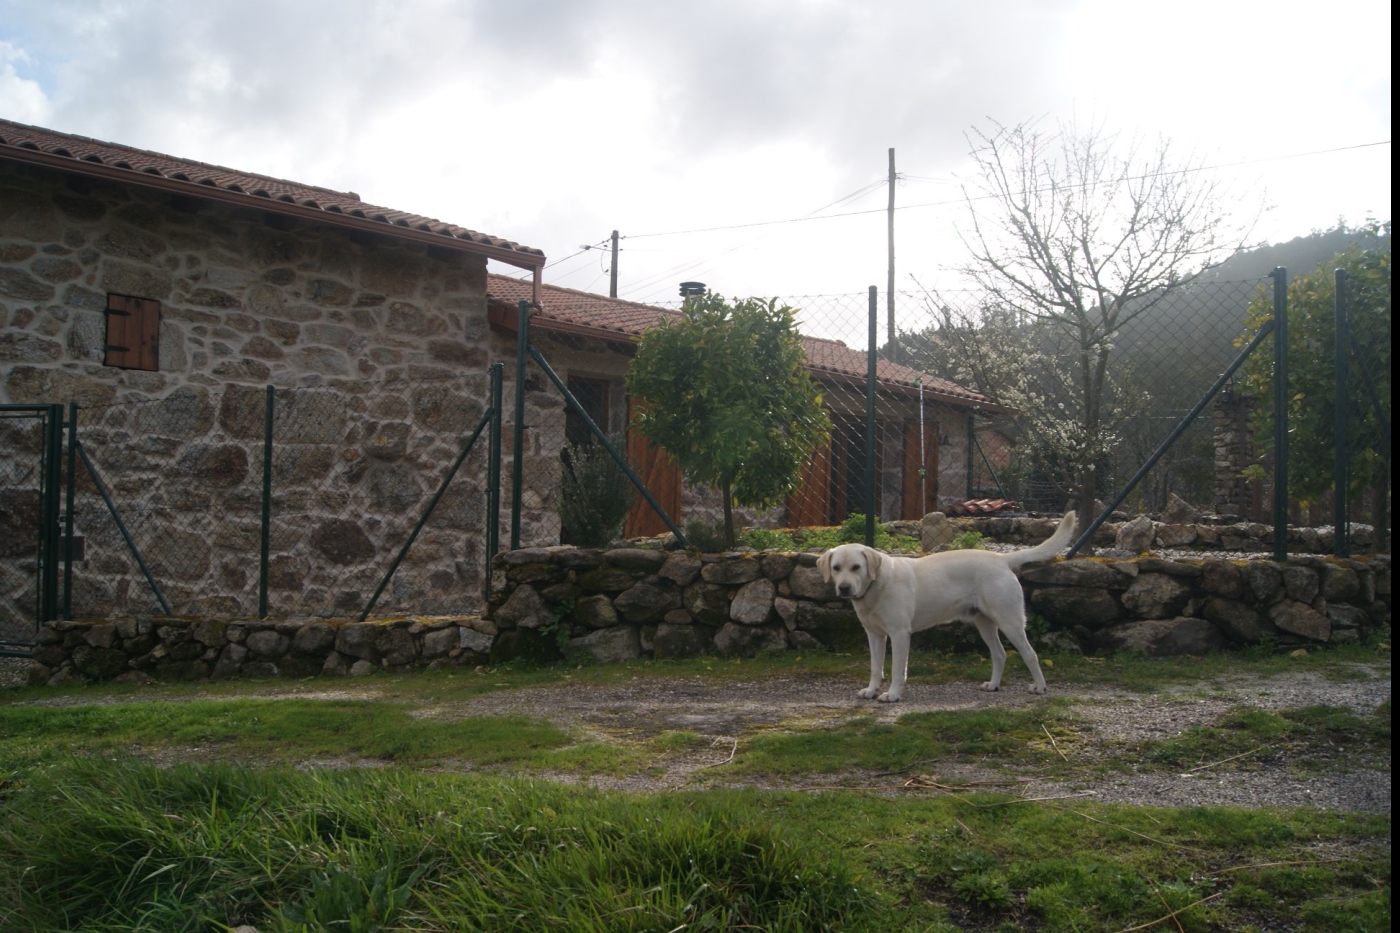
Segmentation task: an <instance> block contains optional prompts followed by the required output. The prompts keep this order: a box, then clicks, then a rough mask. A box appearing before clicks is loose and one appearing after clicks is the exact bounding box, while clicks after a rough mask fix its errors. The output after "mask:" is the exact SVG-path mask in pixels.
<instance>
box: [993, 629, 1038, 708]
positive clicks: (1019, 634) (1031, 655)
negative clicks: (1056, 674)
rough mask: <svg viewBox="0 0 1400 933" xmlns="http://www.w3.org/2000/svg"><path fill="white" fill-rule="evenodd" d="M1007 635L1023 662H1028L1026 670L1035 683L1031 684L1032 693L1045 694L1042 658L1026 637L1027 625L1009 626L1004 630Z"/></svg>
mask: <svg viewBox="0 0 1400 933" xmlns="http://www.w3.org/2000/svg"><path fill="white" fill-rule="evenodd" d="M1002 631H1003V632H1004V633H1005V634H1006V640H1007V641H1009V642H1011V644H1012V645H1014V646H1015V648H1016V650H1017V652H1019V653H1020V655H1021V660H1022V661H1025V662H1026V670H1028V671H1030V672H1031V679H1032V680H1033V681H1035V682H1034V683H1032V684H1031V687H1030V690H1031V693H1044V692H1045V690H1046V687H1045V675H1044V674H1042V673H1041V672H1040V656H1039V655H1037V654H1036V653H1035V649H1034V648H1032V647H1031V640H1030V639H1029V638H1027V637H1026V626H1025V623H1024V622H1023V623H1021V624H1019V625H1008V626H1006V627H1005V628H1003V629H1002Z"/></svg>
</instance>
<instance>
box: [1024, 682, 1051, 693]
mask: <svg viewBox="0 0 1400 933" xmlns="http://www.w3.org/2000/svg"><path fill="white" fill-rule="evenodd" d="M1027 689H1028V690H1030V692H1031V693H1034V694H1043V693H1046V692H1048V691H1047V689H1046V688H1045V687H1042V686H1041V685H1040V684H1031V685H1030V687H1028V688H1027Z"/></svg>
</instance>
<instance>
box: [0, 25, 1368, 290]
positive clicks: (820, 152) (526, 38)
mask: <svg viewBox="0 0 1400 933" xmlns="http://www.w3.org/2000/svg"><path fill="white" fill-rule="evenodd" d="M1333 10H1336V11H1337V12H1335V13H1334V12H1332V11H1333ZM1389 20H1390V12H1389V5H1388V4H1386V3H1384V2H1382V0H1345V2H1343V3H1341V4H1340V5H1334V6H1333V7H1332V8H1329V10H1328V12H1322V11H1320V10H1318V9H1316V8H1315V7H1314V8H1309V7H1307V6H1304V5H1302V4H1301V3H1297V2H1290V3H1283V4H1279V3H1269V4H1264V3H1262V2H1236V3H1232V2H1228V0H1227V2H1220V0H1215V2H1211V3H1206V2H1204V0H1185V2H1183V3H1181V4H1175V5H1172V6H1170V7H1162V6H1161V5H1156V6H1151V5H1133V4H1122V3H1120V2H1116V0H1049V2H1047V0H1006V2H1002V3H998V4H992V5H987V4H981V5H978V4H968V3H966V2H956V0H871V2H866V3H861V4H852V3H843V2H835V0H697V2H693V3H685V4H679V3H656V2H646V0H512V2H509V3H502V2H495V0H465V2H463V0H412V2H398V0H295V2H291V0H240V2H238V3H232V2H229V0H211V2H205V3H196V4H191V3H177V2H173V0H120V2H118V0H105V2H98V3H93V2H89V0H0V116H5V117H7V118H10V119H16V120H22V121H24V122H30V123H38V124H41V125H46V126H51V127H53V128H54V129H58V130H61V131H64V132H73V133H79V134H82V135H90V136H96V137H98V138H103V139H110V140H114V141H118V142H123V143H127V144H131V145H135V146H140V147H144V148H149V149H155V150H158V151H163V152H169V153H173V154H175V155H179V156H184V157H188V158H195V159H200V160H203V161H208V162H215V163H221V164H225V165H231V166H235V167H237V168H240V169H244V170H248V171H256V172H263V173H266V174H271V175H276V176H281V177H288V178H294V179H297V180H299V181H303V182H307V183H311V184H319V185H324V186H327V187H332V188H340V189H351V190H355V191H357V192H359V193H360V194H361V195H363V196H364V197H365V198H367V199H369V200H371V201H375V202H378V203H381V204H385V205H387V206H390V207H396V208H401V209H405V210H413V211H417V212H420V213H424V214H428V215H431V216H436V217H440V218H442V219H444V220H449V221H452V222H454V223H459V224H463V225H466V226H470V227H474V228H476V229H480V230H484V231H486V232H490V233H493V234H496V235H499V236H504V237H508V238H510V239H514V240H517V241H519V242H522V243H527V244H529V245H531V246H537V247H540V248H543V249H544V250H546V252H547V253H548V254H549V255H550V256H551V258H554V259H558V258H562V257H565V256H567V255H569V254H571V253H573V252H575V251H577V250H578V249H579V247H580V246H581V245H582V244H585V243H594V242H597V241H599V240H601V239H603V238H605V237H607V235H608V232H609V231H610V230H612V229H618V230H620V231H621V232H622V233H623V235H624V236H629V235H636V234H642V233H655V232H660V231H673V230H690V229H696V228H703V227H713V226H733V225H741V224H745V223H749V222H753V221H764V220H774V219H780V218H790V217H800V216H803V215H805V214H807V213H809V212H811V211H813V210H814V209H816V208H818V207H820V206H822V205H824V204H828V203H830V202H832V201H834V200H836V199H838V198H840V197H842V196H843V195H846V194H848V193H850V192H852V191H855V190H857V189H859V188H861V187H862V186H864V185H866V184H867V183H869V182H871V181H874V180H877V179H879V178H880V177H881V176H882V175H883V174H884V171H885V160H886V151H887V149H888V148H889V147H891V146H893V147H895V148H896V149H897V150H898V162H899V168H900V170H901V172H904V173H907V174H910V175H914V176H920V178H919V179H911V180H910V181H909V182H908V183H907V184H903V185H901V186H900V188H899V190H898V192H897V198H898V201H899V203H900V204H901V205H911V204H918V203H928V202H953V203H947V204H944V205H943V206H937V207H919V208H912V207H911V208H908V209H906V210H902V211H900V212H899V214H898V221H897V223H898V233H897V238H898V251H899V259H898V266H899V271H900V273H901V282H907V279H905V278H904V277H903V274H904V273H909V272H913V273H917V274H919V275H920V276H921V277H922V278H924V279H925V280H928V279H933V278H936V277H937V276H938V275H939V274H940V271H939V270H940V269H941V268H943V267H946V266H950V265H954V264H956V263H957V261H958V260H959V259H960V256H959V250H960V246H959V245H958V243H957V240H956V238H955V237H954V236H953V235H952V231H953V227H954V224H955V222H956V221H957V219H958V218H960V217H961V216H962V214H963V213H964V208H962V207H961V206H960V205H958V204H957V203H956V201H957V193H958V189H957V187H956V185H948V184H934V183H930V182H929V181H927V179H929V178H937V179H944V180H947V179H951V178H952V177H953V176H955V175H956V174H957V173H958V172H960V171H965V170H966V167H967V163H966V159H965V153H966V143H965V140H964V134H965V132H966V131H967V129H968V128H969V127H970V126H972V125H973V124H976V123H980V122H981V121H984V120H985V119H986V118H989V117H991V118H995V119H998V120H1000V121H1002V122H1004V123H1016V122H1020V121H1022V120H1026V119H1030V118H1035V117H1040V116H1046V117H1049V118H1051V119H1058V118H1064V117H1069V116H1071V115H1073V114H1076V113H1077V114H1078V115H1079V116H1081V117H1091V118H1094V119H1097V120H1100V121H1102V122H1105V123H1108V124H1110V125H1113V126H1121V127H1124V128H1126V129H1129V130H1142V131H1144V132H1146V133H1147V134H1148V135H1150V136H1155V135H1157V134H1159V133H1161V134H1165V135H1168V136H1171V137H1173V138H1174V139H1175V140H1176V142H1177V143H1178V144H1180V145H1181V147H1182V148H1183V149H1187V150H1193V149H1194V150H1197V151H1200V152H1201V153H1202V154H1204V155H1206V156H1208V157H1210V158H1208V161H1211V160H1213V161H1216V162H1239V161H1246V160H1260V159H1264V160H1270V159H1272V160H1274V161H1265V162H1255V163H1254V164H1252V165H1247V166H1240V167H1237V168H1233V169H1230V170H1228V172H1227V173H1226V174H1227V175H1228V179H1229V180H1230V181H1231V183H1232V184H1235V185H1236V186H1237V187H1239V188H1242V189H1251V188H1254V189H1257V188H1260V187H1267V188H1268V190H1269V192H1270V196H1271V197H1272V198H1273V199H1274V200H1275V201H1276V202H1277V203H1279V205H1280V208H1279V210H1277V211H1275V212H1273V214H1271V215H1270V223H1271V224H1273V227H1271V228H1270V230H1269V235H1271V236H1291V235H1294V234H1296V233H1303V232H1306V230H1307V229H1308V228H1310V227H1313V226H1326V225H1328V224H1330V223H1332V222H1334V221H1335V219H1336V217H1337V216H1338V215H1339V214H1345V215H1347V216H1348V217H1349V218H1350V219H1352V220H1359V219H1361V217H1362V216H1364V214H1365V212H1366V211H1367V210H1370V211H1373V212H1375V213H1377V214H1380V215H1382V216H1387V215H1388V212H1389V202H1390V170H1389V156H1390V152H1389V147H1381V148H1379V149H1377V150H1366V151H1357V152H1352V153H1349V154H1338V155H1336V156H1331V157H1313V158H1310V159H1299V160H1293V161H1279V160H1277V157H1278V156H1282V155H1288V154H1292V153H1298V152H1304V151H1310V150H1316V149H1327V148H1332V147H1335V146H1342V145H1348V144H1353V143H1358V142H1367V141H1371V140H1374V139H1381V138H1385V139H1388V138H1389V126H1390V92H1389V85H1390V48H1389V33H1390V23H1389ZM885 196H886V194H885V192H884V191H874V192H871V193H870V194H868V195H867V196H865V197H864V198H863V199H860V200H858V201H856V202H853V203H851V204H847V205H843V206H842V208H841V209H840V210H846V211H848V210H853V209H870V210H878V209H879V208H881V207H883V205H884V200H885ZM624 248H625V250H626V251H625V252H624V254H623V258H622V263H621V266H620V269H621V272H622V274H621V276H620V278H621V280H622V286H623V289H624V293H630V294H634V295H636V296H649V295H655V296H656V297H660V298H669V297H670V293H671V292H673V291H674V280H675V279H676V274H675V273H677V270H684V272H685V275H686V276H703V277H704V278H705V279H706V280H707V281H710V282H711V283H712V284H714V285H715V286H716V287H719V288H721V289H722V290H723V291H725V292H727V293H731V294H734V293H739V294H746V293H750V292H754V293H767V294H789V295H796V294H810V293H814V292H832V291H847V292H857V291H860V290H862V289H864V288H865V287H866V286H867V285H870V284H877V285H881V286H882V287H883V284H884V281H885V264H886V260H885V225H884V217H883V215H882V214H880V213H874V214H870V215H865V216H859V217H853V218H848V219H843V220H832V221H818V222H814V223H800V224H789V225H778V226H773V227H763V228H741V229H735V230H731V231H727V232H722V233H706V234H696V235H693V236H682V237H657V238H647V239H642V238H635V239H631V240H624ZM580 266H582V267H585V268H586V269H587V270H588V271H583V270H582V269H580V271H577V272H576V273H575V274H573V275H569V276H568V278H567V279H566V280H565V284H569V285H574V286H578V287H588V286H589V285H590V283H591V282H593V281H594V280H596V279H597V278H598V277H599V272H598V271H597V257H596V256H594V255H587V256H582V257H579V258H578V259H577V260H571V261H569V262H564V263H560V265H559V266H557V267H555V269H554V270H552V271H551V273H550V274H555V273H556V272H557V273H558V274H561V275H563V274H567V273H569V272H570V270H574V269H576V268H579V267H580ZM603 281H604V282H605V281H606V279H604V280H603Z"/></svg>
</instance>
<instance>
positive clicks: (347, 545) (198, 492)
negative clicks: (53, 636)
mask: <svg viewBox="0 0 1400 933" xmlns="http://www.w3.org/2000/svg"><path fill="white" fill-rule="evenodd" d="M491 382H492V380H491V378H489V376H488V374H473V375H466V376H461V377H457V378H449V379H441V378H436V379H424V380H402V381H397V382H377V383H346V384H342V385H337V386H336V387H334V388H330V387H314V388H302V387H295V388H275V389H273V388H268V389H266V390H264V389H261V388H255V387H247V386H237V385H228V386H219V387H209V388H205V387H192V386H191V387H181V388H178V389H176V390H174V391H173V392H171V393H170V394H169V395H167V396H165V397H164V398H160V399H139V400H133V399H122V400H118V401H116V402H114V403H112V404H109V405H105V406H101V407H88V408H83V409H81V410H80V411H79V412H78V417H77V437H78V442H79V446H78V449H77V453H78V455H79V461H80V465H79V467H78V469H77V471H76V480H77V483H76V487H75V497H74V502H73V509H72V517H73V524H74V528H75V531H76V533H77V534H78V535H80V536H81V538H82V539H83V542H84V546H85V556H86V560H84V561H81V562H76V563H75V564H74V565H73V569H72V577H71V590H70V603H71V610H70V613H71V614H72V615H78V616H86V615H98V616H100V615H112V614H122V613H176V614H189V615H199V616H205V617H216V618H217V617H223V618H228V617H237V616H243V617H250V616H263V615H271V616H274V617H283V616H289V615H313V616H351V615H356V614H361V613H364V612H366V611H367V610H368V608H369V607H370V605H371V602H372V601H373V604H374V609H375V611H376V612H377V613H397V612H418V613H439V614H448V613H472V612H479V611H480V610H481V608H482V607H483V601H482V598H483V587H484V581H485V579H486V578H485V562H486V554H485V549H486V547H487V541H486V535H485V529H486V522H487V518H486V516H487V501H488V497H487V493H488V467H489V464H488V450H487V447H488V445H487V443H486V442H485V437H484V435H483V431H482V428H483V427H484V419H485V418H486V416H487V414H488V413H489V412H490V411H491ZM474 437H475V438H476V439H477V440H478V441H479V442H478V443H476V444H474V445H473V447H472V449H471V450H470V452H469V453H468V454H467V456H466V457H465V461H464V462H458V461H459V460H460V459H461V457H462V455H463V453H464V451H465V450H466V445H467V444H468V442H469V441H470V440H472V439H473V438H474ZM269 455H270V456H269ZM454 465H455V466H454ZM449 479H450V481H449ZM430 509H431V514H429V511H430ZM410 541H411V542H412V547H411V548H408V550H407V551H406V552H405V548H407V547H408V545H409V543H410ZM391 571H392V573H391ZM381 588H382V592H381V591H380V590H381Z"/></svg>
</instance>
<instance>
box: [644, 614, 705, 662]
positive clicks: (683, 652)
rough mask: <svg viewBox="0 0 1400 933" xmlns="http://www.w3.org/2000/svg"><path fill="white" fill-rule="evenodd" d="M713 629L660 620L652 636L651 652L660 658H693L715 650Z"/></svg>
mask: <svg viewBox="0 0 1400 933" xmlns="http://www.w3.org/2000/svg"><path fill="white" fill-rule="evenodd" d="M712 632H713V629H708V628H706V627H705V626H702V625H672V624H671V623H669V622H662V623H661V624H660V625H658V626H657V627H656V635H655V636H654V637H653V638H652V646H653V652H654V654H655V655H656V657H657V658H658V659H660V660H665V659H668V658H693V657H696V656H697V655H702V654H713V653H714V651H715V643H714V638H713V636H712V634H711V633H712Z"/></svg>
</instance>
